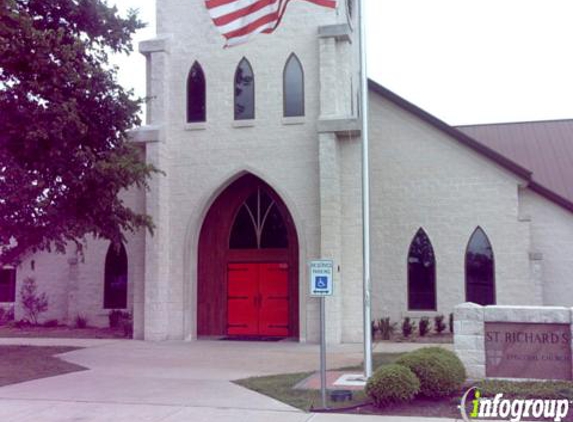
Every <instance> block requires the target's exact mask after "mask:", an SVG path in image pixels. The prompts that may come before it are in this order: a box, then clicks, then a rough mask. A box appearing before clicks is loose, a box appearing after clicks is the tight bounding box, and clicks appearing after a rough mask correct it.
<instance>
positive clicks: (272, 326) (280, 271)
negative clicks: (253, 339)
mask: <svg viewBox="0 0 573 422" xmlns="http://www.w3.org/2000/svg"><path fill="white" fill-rule="evenodd" d="M288 290H289V289H288V264H260V265H259V294H260V298H261V299H260V309H259V334H261V335H265V336H280V337H286V336H288V322H289V321H288V311H289V294H288Z"/></svg>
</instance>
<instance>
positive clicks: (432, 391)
mask: <svg viewBox="0 0 573 422" xmlns="http://www.w3.org/2000/svg"><path fill="white" fill-rule="evenodd" d="M396 363H397V364H399V365H403V366H406V367H407V368H409V369H410V370H411V371H412V372H413V373H414V374H416V376H417V377H418V379H419V380H420V393H421V394H422V395H424V396H426V397H445V396H449V395H451V394H453V393H456V392H458V391H459V390H460V389H461V388H462V385H463V383H464V382H465V380H466V371H465V368H464V365H463V364H462V362H461V361H460V359H459V358H458V357H457V356H456V354H455V353H453V352H451V351H449V350H445V349H442V348H441V347H425V348H422V349H418V350H416V351H414V352H411V353H407V354H406V355H404V356H402V357H400V358H399V359H398V360H397V361H396Z"/></svg>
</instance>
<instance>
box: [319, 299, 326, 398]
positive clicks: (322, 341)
mask: <svg viewBox="0 0 573 422" xmlns="http://www.w3.org/2000/svg"><path fill="white" fill-rule="evenodd" d="M325 305H326V298H325V297H321V298H320V394H321V396H322V408H323V409H326V311H325V307H326V306H325Z"/></svg>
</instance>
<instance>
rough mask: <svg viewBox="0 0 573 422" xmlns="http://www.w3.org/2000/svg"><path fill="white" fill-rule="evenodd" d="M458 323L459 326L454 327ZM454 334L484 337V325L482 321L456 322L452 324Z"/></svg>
mask: <svg viewBox="0 0 573 422" xmlns="http://www.w3.org/2000/svg"><path fill="white" fill-rule="evenodd" d="M456 323H459V326H455V324H456ZM454 332H455V333H459V334H463V335H476V336H483V335H484V323H483V321H458V322H454Z"/></svg>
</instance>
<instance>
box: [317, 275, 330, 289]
mask: <svg viewBox="0 0 573 422" xmlns="http://www.w3.org/2000/svg"><path fill="white" fill-rule="evenodd" d="M314 280H315V282H316V283H315V284H316V285H315V286H314V287H315V288H316V289H326V288H327V287H328V279H327V278H326V276H322V275H317V276H316V277H315V278H314Z"/></svg>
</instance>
